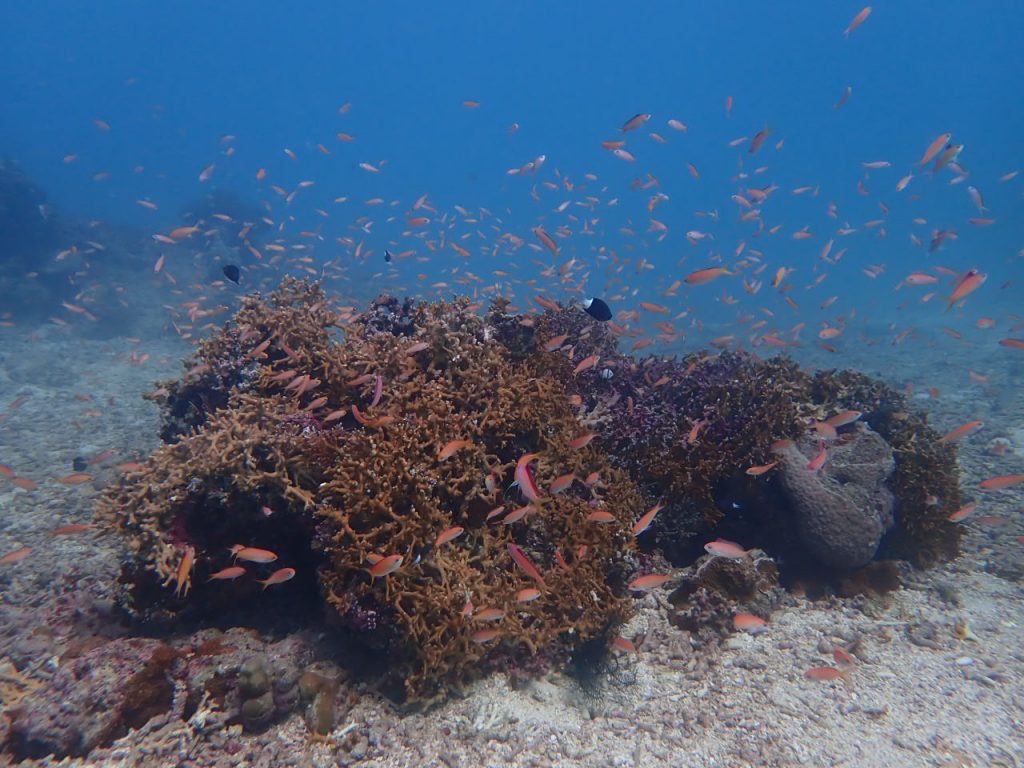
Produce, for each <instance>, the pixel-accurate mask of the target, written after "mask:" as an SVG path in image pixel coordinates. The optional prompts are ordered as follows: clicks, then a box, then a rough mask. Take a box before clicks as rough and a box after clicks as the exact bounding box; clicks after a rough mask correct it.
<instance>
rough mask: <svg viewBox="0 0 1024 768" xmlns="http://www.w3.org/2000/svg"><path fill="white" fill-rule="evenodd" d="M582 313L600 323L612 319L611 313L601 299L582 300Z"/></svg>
mask: <svg viewBox="0 0 1024 768" xmlns="http://www.w3.org/2000/svg"><path fill="white" fill-rule="evenodd" d="M583 311H584V312H586V313H587V314H588V315H590V316H591V317H592V318H594V319H595V320H600V321H601V322H602V323H603V322H605V321H606V320H611V319H612V311H611V309H609V307H608V305H607V304H605V303H604V302H603V301H602V300H601V299H584V300H583Z"/></svg>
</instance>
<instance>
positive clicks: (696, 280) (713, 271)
mask: <svg viewBox="0 0 1024 768" xmlns="http://www.w3.org/2000/svg"><path fill="white" fill-rule="evenodd" d="M731 274H732V272H730V271H729V270H727V269H726V268H725V267H706V268H704V269H698V270H695V271H693V272H691V273H690V274H688V275H687V276H686V277H685V278H683V282H684V283H686V284H687V285H704V283H710V282H711V281H712V280H714V279H715V278H716V277H721V276H722V275H731Z"/></svg>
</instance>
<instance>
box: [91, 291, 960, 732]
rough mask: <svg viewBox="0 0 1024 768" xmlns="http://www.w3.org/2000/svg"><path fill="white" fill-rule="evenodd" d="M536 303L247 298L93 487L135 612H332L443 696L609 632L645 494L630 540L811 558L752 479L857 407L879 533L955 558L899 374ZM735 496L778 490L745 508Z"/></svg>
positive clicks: (557, 658) (927, 451)
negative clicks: (149, 437) (731, 539)
mask: <svg viewBox="0 0 1024 768" xmlns="http://www.w3.org/2000/svg"><path fill="white" fill-rule="evenodd" d="M545 306H546V307H547V311H545V312H544V313H543V314H541V315H535V316H516V315H513V314H511V313H510V308H509V305H508V303H507V302H505V301H503V300H500V299H499V300H496V301H495V302H494V304H493V305H492V307H491V309H490V311H489V312H488V313H487V314H486V315H485V316H484V317H481V316H479V315H478V314H476V310H477V309H478V307H476V306H473V305H471V304H470V302H469V300H467V299H455V300H453V301H451V302H436V303H430V304H425V303H417V302H413V301H410V300H406V301H404V302H400V301H398V300H396V299H393V298H390V297H386V296H382V297H380V298H378V299H377V300H376V301H375V302H373V304H372V305H371V307H370V308H369V309H368V310H367V311H366V312H365V313H363V314H361V315H358V316H355V317H352V316H347V317H344V316H342V315H341V314H339V313H338V312H336V311H335V310H333V309H332V308H331V304H330V302H329V301H328V299H327V297H326V295H325V294H324V292H323V290H322V288H321V287H320V286H319V285H318V284H315V283H309V282H303V281H298V280H293V279H286V280H285V281H284V282H283V283H282V285H281V287H280V288H279V289H278V290H277V291H276V292H275V293H273V294H272V295H271V296H270V297H268V298H263V297H261V296H258V295H256V296H250V297H247V298H245V299H244V300H243V303H242V307H241V309H240V310H239V311H238V312H237V314H236V315H235V317H234V318H233V319H232V320H231V321H229V322H228V323H227V324H226V325H225V326H224V327H223V328H222V329H221V330H220V331H219V332H218V333H216V334H215V335H214V336H213V337H212V338H210V339H209V340H207V341H205V342H204V343H202V344H201V345H200V346H199V348H198V350H197V352H196V353H195V356H194V359H192V360H190V361H188V362H187V364H186V368H187V372H186V374H185V376H184V377H183V378H182V379H181V380H179V381H174V382H164V383H163V384H161V385H160V388H159V389H158V390H157V391H156V392H155V393H153V394H152V395H151V397H152V398H153V399H154V400H155V401H156V402H158V403H159V404H160V405H161V406H162V411H163V416H164V424H163V430H162V436H163V438H164V440H165V445H163V446H161V447H160V448H159V449H158V450H157V451H156V452H154V454H153V455H152V456H151V457H150V459H149V460H148V461H147V462H146V463H145V464H144V465H143V467H142V468H141V469H139V470H138V471H136V472H133V473H131V474H129V475H127V476H125V477H124V478H122V480H121V481H120V482H119V483H117V484H115V485H113V486H110V487H109V488H107V489H106V491H105V492H104V495H103V497H102V500H101V502H100V505H99V509H98V518H99V519H100V520H101V521H102V522H104V523H105V524H106V525H108V526H109V527H112V528H114V529H116V530H117V531H118V532H120V533H121V534H122V535H123V537H124V538H125V539H126V541H127V543H128V557H126V559H125V562H124V568H123V577H122V580H123V581H124V583H125V584H126V590H125V594H124V600H123V602H124V603H125V604H126V605H127V607H129V608H130V609H131V610H132V611H133V612H134V613H135V614H136V615H138V616H142V617H158V616H162V615H171V614H174V613H178V612H185V613H193V614H195V615H197V616H199V617H217V618H218V619H223V617H224V615H225V614H226V613H228V612H230V611H232V610H237V608H238V606H240V605H252V606H257V605H265V604H266V601H272V600H275V599H284V598H285V596H287V605H288V606H295V605H299V604H307V605H314V606H316V609H317V610H323V609H325V608H326V615H327V617H328V619H330V620H331V621H333V622H334V623H335V624H336V625H339V626H341V627H343V628H345V629H346V630H347V631H348V632H349V633H350V634H351V635H353V636H355V637H356V638H358V639H359V640H360V641H361V644H362V645H364V646H366V647H368V648H371V649H374V650H376V651H379V652H381V653H382V654H386V658H387V665H386V668H385V669H384V672H383V676H382V680H381V682H382V687H383V689H384V690H386V691H388V692H389V693H391V694H393V695H394V696H395V697H396V698H399V699H404V700H407V701H411V702H412V701H416V702H423V701H429V700H431V699H433V698H435V697H438V696H443V695H444V694H445V693H446V692H447V691H448V690H451V689H453V688H457V687H459V686H461V685H462V684H463V683H465V682H466V681H468V680H471V679H473V678H474V677H476V676H478V675H480V674H482V673H484V672H486V671H488V670H490V669H505V670H513V671H514V670H517V669H518V670H525V669H529V670H531V671H540V670H543V669H545V668H549V667H550V666H551V665H552V664H554V663H556V662H561V661H563V660H565V659H566V658H567V657H568V656H569V655H571V654H572V653H573V652H574V651H575V650H578V649H580V648H581V647H583V646H584V645H587V646H592V645H593V644H594V643H595V642H597V643H605V644H607V643H609V642H610V641H611V638H612V637H613V636H614V633H615V629H616V627H617V626H618V625H619V624H620V623H621V622H622V621H623V620H625V619H626V618H627V617H628V616H629V614H630V611H631V607H630V605H631V601H630V599H629V597H628V596H627V595H628V592H627V587H626V585H627V583H628V582H629V580H630V578H631V577H632V576H633V575H634V572H635V571H636V569H637V563H638V560H637V558H636V548H635V544H634V542H635V540H636V535H635V533H634V531H633V526H634V524H635V523H636V522H637V520H638V519H639V518H640V516H641V515H642V514H643V512H644V510H645V509H647V508H649V507H650V506H651V505H652V504H654V503H655V502H658V501H660V502H661V503H662V504H663V505H664V509H663V510H662V511H661V512H660V513H659V515H658V517H657V519H656V520H655V521H654V523H653V524H651V526H650V530H651V532H652V533H653V536H652V533H645V534H643V537H642V538H641V543H644V546H645V548H647V549H650V548H651V546H652V543H653V545H656V546H657V547H658V548H660V549H661V550H662V551H663V552H664V553H665V554H666V555H668V557H669V558H670V559H672V560H675V561H676V562H679V560H680V559H682V558H683V557H684V556H685V555H686V554H687V553H688V552H690V551H691V550H692V547H693V545H692V543H691V539H692V537H693V536H694V535H695V534H698V533H702V532H704V533H707V532H711V531H715V532H717V533H722V532H726V533H727V532H729V530H730V529H729V528H728V526H733V527H734V529H735V530H736V531H738V532H745V533H747V534H750V535H751V536H755V535H763V536H766V537H768V538H766V540H765V541H764V542H760V541H747V542H744V543H745V544H746V545H747V546H759V547H761V548H762V549H764V550H765V551H766V552H768V554H769V555H771V556H774V555H775V554H776V552H774V551H773V546H774V545H775V544H778V543H779V541H783V542H786V543H787V546H793V542H794V541H795V542H796V546H798V547H799V541H798V537H797V536H796V534H795V532H794V531H792V530H789V529H791V528H795V525H794V522H793V521H794V518H793V515H792V511H791V510H787V509H786V502H785V494H784V493H783V492H782V490H781V489H780V488H779V484H778V481H777V480H776V479H775V475H774V474H772V473H771V472H770V471H769V470H770V467H769V468H768V469H765V470H764V474H762V473H761V472H754V473H752V472H749V471H747V470H748V469H749V468H751V467H753V466H754V465H769V464H770V463H771V462H773V461H776V460H778V457H777V456H776V455H775V454H774V453H773V446H774V447H775V448H778V445H779V443H778V441H780V440H782V439H798V438H801V437H802V436H803V435H804V434H805V433H806V432H807V430H808V429H811V428H813V426H814V425H815V424H818V425H819V427H820V424H821V422H822V421H823V420H825V419H827V418H829V417H831V416H833V415H834V414H836V413H840V412H842V411H844V410H846V409H858V410H861V411H863V417H862V418H863V421H864V422H866V423H867V424H868V425H869V426H870V428H871V429H872V430H874V431H875V432H877V433H878V434H879V435H880V438H879V439H880V440H882V441H883V442H885V443H887V445H888V446H889V447H891V450H892V451H893V454H894V456H895V469H894V471H893V476H892V478H891V480H890V482H889V486H888V487H889V490H891V492H892V494H893V496H894V497H895V508H894V516H895V524H894V526H893V530H892V532H891V534H890V535H889V536H887V537H886V538H885V539H884V540H883V541H882V544H881V549H882V550H883V551H884V552H886V553H887V554H889V555H895V556H899V557H904V558H907V559H913V560H915V562H917V563H919V564H927V563H928V562H931V561H934V560H936V559H945V558H948V557H951V556H953V555H955V553H956V549H957V541H958V536H959V531H958V529H956V527H955V526H953V525H952V524H950V523H948V522H947V521H946V520H945V517H943V516H947V517H948V514H949V512H951V511H952V510H953V509H955V508H956V505H957V504H958V503H959V489H958V487H957V485H956V479H955V472H954V469H955V453H954V452H953V449H951V448H950V447H949V446H946V445H943V444H939V443H938V442H937V435H936V434H935V433H934V431H933V430H931V429H930V427H928V426H927V423H926V422H925V421H924V419H923V417H921V416H917V415H914V414H910V413H908V412H907V411H905V410H904V402H903V400H902V398H901V397H900V396H899V395H898V394H897V393H895V392H893V390H891V389H890V388H888V387H886V386H885V385H884V384H881V383H879V382H875V381H873V380H871V379H869V378H867V377H864V376H860V375H859V374H854V373H850V372H824V373H819V374H816V375H811V374H809V373H806V372H804V371H802V370H801V369H800V368H799V367H798V366H797V365H796V363H794V362H793V361H791V360H788V359H786V358H782V357H779V358H773V359H769V360H759V359H756V358H754V357H752V356H750V355H744V354H740V353H723V354H720V355H718V356H716V357H708V356H705V355H691V356H688V357H685V358H683V359H682V360H675V359H663V358H657V357H650V358H646V359H640V360H637V359H634V358H632V357H628V356H625V355H623V354H621V353H619V352H618V351H617V348H616V336H615V332H614V330H613V329H612V327H611V325H610V324H601V323H598V322H595V321H594V320H592V319H591V318H589V316H587V315H586V314H585V313H583V312H582V311H580V310H579V308H576V307H568V308H565V307H560V306H557V305H554V304H550V303H546V304H545ZM860 429H861V427H859V426H857V425H855V424H845V425H840V426H839V427H838V435H836V436H835V437H836V438H837V439H838V441H839V442H840V443H842V442H843V441H849V440H850V439H851V437H850V436H851V435H853V434H856V433H857V430H860ZM933 496H934V497H935V498H938V499H939V501H938V502H937V503H931V502H932V501H933V498H932V497H933ZM723 499H741V500H744V499H745V500H750V499H763V500H766V501H767V502H770V503H766V504H764V505H760V504H759V505H756V506H757V507H758V508H759V509H761V512H760V518H759V519H758V520H755V521H753V522H752V519H751V517H750V514H749V513H748V512H745V511H744V505H743V504H741V503H733V504H726V503H723ZM762 507H763V508H762ZM737 510H739V511H737ZM773 516H774V517H773ZM780 523H781V524H780ZM780 529H782V530H781V532H779V533H778V534H771V535H769V533H768V532H770V531H779V530H780ZM773 535H777V536H778V537H780V538H779V539H778V541H775V540H771V536H773ZM645 542H646V543H645ZM873 543H874V544H875V545H877V543H878V542H877V541H874V542H873ZM803 552H804V553H805V554H806V553H807V550H806V547H805V548H804V549H803ZM872 554H873V553H872ZM866 557H867V558H870V554H868V555H866ZM236 558H237V559H236ZM693 559H694V558H693V557H692V556H691V557H689V561H692V560H693ZM861 559H863V557H862V558H861ZM679 564H685V563H679ZM243 568H244V569H245V570H244V571H243V570H242V569H243ZM256 577H262V578H259V579H257V578H256ZM261 585H262V587H263V589H260V586H261ZM254 706H255V705H254ZM254 717H255V715H254ZM257 719H258V718H257Z"/></svg>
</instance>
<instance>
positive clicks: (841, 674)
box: [804, 667, 846, 680]
mask: <svg viewBox="0 0 1024 768" xmlns="http://www.w3.org/2000/svg"><path fill="white" fill-rule="evenodd" d="M804 677H806V678H807V679H808V680H838V679H839V678H843V679H845V678H846V670H843V669H839V668H838V667H811V668H810V669H808V670H807V671H806V672H804Z"/></svg>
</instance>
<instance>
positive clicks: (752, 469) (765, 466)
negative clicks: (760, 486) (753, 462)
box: [746, 461, 779, 477]
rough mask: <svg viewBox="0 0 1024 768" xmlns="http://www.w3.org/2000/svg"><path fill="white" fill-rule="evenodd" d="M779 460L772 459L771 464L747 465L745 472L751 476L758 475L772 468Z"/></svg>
mask: <svg viewBox="0 0 1024 768" xmlns="http://www.w3.org/2000/svg"><path fill="white" fill-rule="evenodd" d="M778 463H779V462H777V461H773V462H772V463H771V464H760V465H758V466H756V467H747V470H746V473H747V474H748V475H750V476H751V477H760V476H761V475H763V474H764V473H765V472H768V471H769V470H771V469H773V468H774V467H775V466H776V465H777V464H778Z"/></svg>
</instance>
